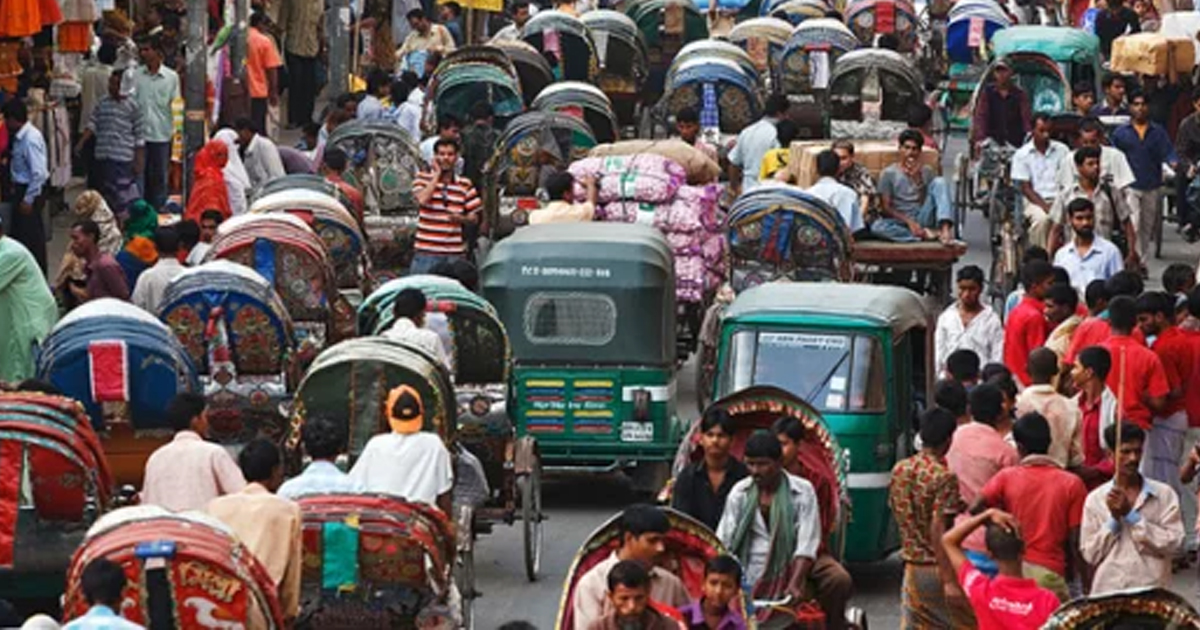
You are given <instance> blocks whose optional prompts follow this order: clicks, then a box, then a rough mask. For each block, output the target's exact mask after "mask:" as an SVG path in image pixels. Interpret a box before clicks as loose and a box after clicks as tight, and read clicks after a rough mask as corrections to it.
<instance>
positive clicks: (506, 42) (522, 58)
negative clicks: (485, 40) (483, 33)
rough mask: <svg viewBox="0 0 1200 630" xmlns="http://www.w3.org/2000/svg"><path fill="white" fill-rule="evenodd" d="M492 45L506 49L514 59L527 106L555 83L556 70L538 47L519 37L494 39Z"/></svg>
mask: <svg viewBox="0 0 1200 630" xmlns="http://www.w3.org/2000/svg"><path fill="white" fill-rule="evenodd" d="M491 45H492V46H495V47H496V48H499V49H500V50H503V51H504V54H506V55H508V58H509V60H511V61H512V64H513V68H514V69H515V70H516V71H517V79H519V80H520V82H521V97H522V98H523V99H524V100H525V106H526V107H529V106H530V105H531V104H533V99H534V98H535V97H536V96H537V95H538V94H541V93H542V90H544V89H546V86H548V85H550V84H551V83H554V70H553V69H551V68H550V62H548V61H546V58H545V57H544V56H543V55H542V53H540V52H538V50H537V49H536V48H534V47H533V46H530V45H529V44H526V43H525V42H523V41H521V40H519V39H493V40H492V42H491Z"/></svg>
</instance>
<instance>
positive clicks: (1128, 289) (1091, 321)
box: [1063, 271, 1145, 363]
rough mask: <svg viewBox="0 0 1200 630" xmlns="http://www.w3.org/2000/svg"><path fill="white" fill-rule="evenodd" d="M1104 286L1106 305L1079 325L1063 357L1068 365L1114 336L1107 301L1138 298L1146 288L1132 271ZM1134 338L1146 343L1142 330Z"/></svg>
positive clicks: (1121, 274)
mask: <svg viewBox="0 0 1200 630" xmlns="http://www.w3.org/2000/svg"><path fill="white" fill-rule="evenodd" d="M1104 284H1105V294H1106V298H1105V302H1106V304H1105V306H1104V308H1103V309H1102V310H1101V311H1100V312H1099V313H1097V314H1096V315H1095V316H1093V317H1088V318H1087V319H1086V320H1084V321H1083V323H1082V324H1080V325H1079V328H1076V329H1075V336H1074V337H1072V338H1071V347H1070V348H1069V349H1068V350H1067V354H1066V356H1065V357H1063V360H1064V361H1066V362H1068V363H1073V362H1074V361H1075V357H1076V356H1078V355H1079V351H1080V350H1083V349H1084V348H1090V347H1092V346H1098V345H1100V344H1102V343H1104V342H1105V341H1107V340H1108V338H1109V337H1110V336H1112V329H1111V328H1110V327H1109V325H1108V305H1107V301H1108V300H1111V299H1113V298H1115V297H1118V296H1121V295H1125V296H1128V297H1131V298H1136V297H1137V296H1139V295H1141V294H1142V289H1143V288H1144V286H1145V285H1144V284H1143V283H1142V276H1140V275H1139V274H1137V273H1134V272H1132V271H1118V272H1117V273H1116V274H1114V275H1113V277H1111V278H1109V279H1108V280H1107V281H1106V282H1105V283H1104ZM1089 308H1090V305H1089ZM1133 336H1134V339H1136V340H1137V341H1139V342H1144V341H1145V339H1143V338H1142V331H1140V330H1135V331H1133Z"/></svg>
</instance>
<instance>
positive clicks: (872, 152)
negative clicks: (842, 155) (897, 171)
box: [788, 140, 942, 188]
mask: <svg viewBox="0 0 1200 630" xmlns="http://www.w3.org/2000/svg"><path fill="white" fill-rule="evenodd" d="M832 146H833V141H832V140H809V141H804V142H793V143H792V147H791V156H790V159H789V160H788V166H789V168H791V172H792V176H793V177H794V178H795V179H796V185H797V186H800V187H801V188H807V187H809V186H812V185H813V183H815V182H816V181H817V155H818V154H819V153H820V152H821V151H824V150H825V149H829V148H831V147H832ZM854 161H855V162H858V163H859V164H861V165H862V166H863V168H865V169H867V171H869V172H870V173H871V176H872V177H874V178H875V179H876V181H878V180H879V174H880V173H881V172H883V169H885V168H887V167H888V166H891V165H892V164H895V163H896V162H899V161H900V145H899V143H898V142H897V141H895V140H887V141H878V140H864V141H862V142H855V143H854ZM921 162H922V163H924V164H925V165H927V166H929V167H931V168H933V170H934V171H936V172H937V173H939V174H940V173H941V172H942V161H941V154H939V153H938V152H937V150H935V149H931V148H929V147H925V149H924V150H923V151H922V152H921Z"/></svg>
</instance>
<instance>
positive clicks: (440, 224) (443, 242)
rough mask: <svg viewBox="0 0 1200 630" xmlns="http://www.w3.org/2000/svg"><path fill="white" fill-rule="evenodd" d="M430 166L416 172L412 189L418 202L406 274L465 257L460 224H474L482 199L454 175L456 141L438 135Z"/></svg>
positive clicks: (423, 271) (476, 220) (461, 225)
mask: <svg viewBox="0 0 1200 630" xmlns="http://www.w3.org/2000/svg"><path fill="white" fill-rule="evenodd" d="M433 151H434V158H433V161H432V162H431V168H430V170H428V171H422V172H421V173H420V174H419V175H417V179H416V181H415V182H414V183H413V191H414V192H415V193H416V194H417V203H419V204H420V205H421V211H420V215H419V216H418V218H417V239H416V247H415V249H416V253H415V255H414V256H413V262H412V267H411V268H410V269H409V271H410V273H413V274H422V273H429V272H430V271H431V270H432V269H433V268H434V267H436V266H437V265H438V263H441V262H443V261H452V260H454V259H456V258H466V257H467V244H466V240H465V239H464V238H463V226H464V225H478V223H479V210H480V207H481V206H482V205H483V202H482V201H481V200H480V199H479V195H478V193H476V192H475V186H474V185H473V184H471V180H469V179H467V178H465V177H458V176H457V175H455V174H454V170H455V166H456V165H457V164H458V142H456V141H455V140H452V139H449V138H441V139H439V140H438V141H437V143H435V144H434V147H433Z"/></svg>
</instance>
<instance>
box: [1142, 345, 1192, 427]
mask: <svg viewBox="0 0 1200 630" xmlns="http://www.w3.org/2000/svg"><path fill="white" fill-rule="evenodd" d="M1151 350H1152V351H1153V352H1154V354H1156V355H1158V360H1159V361H1160V362H1162V366H1163V371H1164V372H1166V375H1167V386H1168V387H1169V388H1170V389H1171V390H1172V391H1174V390H1176V389H1181V388H1182V389H1183V391H1184V392H1186V391H1187V390H1188V389H1197V388H1196V387H1190V388H1189V387H1188V385H1191V384H1192V383H1193V382H1194V379H1195V375H1196V360H1197V358H1198V357H1197V355H1196V344H1195V343H1194V342H1193V341H1192V340H1191V339H1188V337H1187V335H1185V334H1183V331H1181V330H1179V328H1177V327H1175V326H1171V327H1170V328H1168V329H1166V330H1164V331H1162V332H1161V333H1160V334H1159V335H1158V338H1156V339H1155V340H1154V347H1153V348H1151ZM1186 408H1187V398H1186V396H1180V397H1179V398H1176V399H1175V400H1169V401H1167V407H1166V409H1164V410H1163V411H1162V413H1160V414H1159V415H1160V416H1161V417H1164V418H1165V417H1167V416H1170V415H1172V414H1174V413H1176V412H1178V411H1182V410H1184V409H1186Z"/></svg>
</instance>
